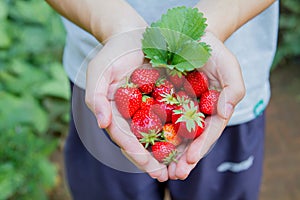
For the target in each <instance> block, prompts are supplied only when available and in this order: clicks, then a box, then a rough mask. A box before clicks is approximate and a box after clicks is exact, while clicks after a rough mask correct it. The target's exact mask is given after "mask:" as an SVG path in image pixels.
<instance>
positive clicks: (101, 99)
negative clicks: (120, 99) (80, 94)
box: [85, 62, 112, 128]
mask: <svg viewBox="0 0 300 200" xmlns="http://www.w3.org/2000/svg"><path fill="white" fill-rule="evenodd" d="M92 65H93V62H91V64H90V66H89V67H90V68H89V69H88V70H87V82H86V93H85V102H86V104H87V106H88V107H89V109H90V110H91V111H92V112H93V113H94V115H95V117H96V119H97V122H98V126H99V127H100V128H107V127H108V126H109V125H110V124H111V120H112V109H111V103H110V101H109V100H108V97H107V93H108V89H109V83H110V82H109V80H107V79H108V77H109V72H108V71H109V70H107V71H105V72H106V73H105V74H104V73H102V74H101V75H100V76H95V74H93V71H92V70H90V69H92Z"/></svg>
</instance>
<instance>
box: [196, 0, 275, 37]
mask: <svg viewBox="0 0 300 200" xmlns="http://www.w3.org/2000/svg"><path fill="white" fill-rule="evenodd" d="M274 2H275V0H226V1H224V0H223V1H221V0H201V1H200V2H199V3H198V4H197V5H196V7H197V8H198V9H199V11H201V12H203V13H204V16H205V17H206V18H207V23H208V27H207V30H209V31H211V32H213V33H214V34H215V35H216V36H217V37H218V38H219V39H220V40H222V41H225V40H226V39H227V38H228V37H229V36H230V35H231V34H232V33H233V32H235V31H236V30H237V29H238V28H239V27H241V26H242V25H243V24H245V23H246V22H248V21H249V20H250V19H252V18H253V17H255V16H256V15H258V14H259V13H261V12H262V11H263V10H265V9H266V8H267V7H269V6H270V5H271V4H272V3H274Z"/></svg>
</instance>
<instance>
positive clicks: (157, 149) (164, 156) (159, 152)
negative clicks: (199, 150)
mask: <svg viewBox="0 0 300 200" xmlns="http://www.w3.org/2000/svg"><path fill="white" fill-rule="evenodd" d="M152 154H153V156H154V158H155V159H156V160H157V161H158V162H161V163H164V164H165V165H169V164H170V163H171V162H173V161H174V162H177V160H176V156H177V155H178V152H177V150H176V147H175V145H174V144H172V143H170V142H156V143H154V145H153V146H152Z"/></svg>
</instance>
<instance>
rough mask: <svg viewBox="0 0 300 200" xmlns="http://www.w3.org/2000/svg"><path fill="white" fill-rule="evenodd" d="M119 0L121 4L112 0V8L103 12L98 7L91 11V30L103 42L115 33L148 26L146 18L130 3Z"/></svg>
mask: <svg viewBox="0 0 300 200" xmlns="http://www.w3.org/2000/svg"><path fill="white" fill-rule="evenodd" d="M118 2H119V4H117V3H114V1H111V2H110V3H109V4H110V5H109V7H110V8H111V9H108V10H104V11H103V12H102V13H101V14H99V12H97V9H95V10H93V11H92V12H91V13H92V14H91V20H90V32H91V34H93V35H94V36H95V37H96V39H97V40H99V41H100V42H101V43H105V42H106V41H107V40H108V39H109V38H110V37H112V36H114V35H117V34H120V33H123V32H128V31H132V30H135V29H141V28H145V27H146V26H147V23H146V22H145V20H144V19H143V18H142V17H141V16H140V15H139V14H138V13H137V12H136V11H135V10H134V9H133V8H132V7H131V6H130V5H128V4H127V3H126V2H123V1H118ZM112 13H114V14H112Z"/></svg>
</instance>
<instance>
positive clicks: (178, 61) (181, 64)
mask: <svg viewBox="0 0 300 200" xmlns="http://www.w3.org/2000/svg"><path fill="white" fill-rule="evenodd" d="M202 44H203V43H198V42H196V41H193V40H191V41H188V42H186V43H184V44H183V45H182V47H181V48H180V49H178V51H177V52H176V53H175V55H174V57H173V60H172V64H173V65H175V67H174V68H175V69H177V70H178V71H180V72H185V71H192V70H194V69H195V68H200V67H202V66H203V65H204V64H205V63H206V62H207V60H208V58H209V56H210V52H209V51H208V50H207V49H206V46H203V45H202Z"/></svg>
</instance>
